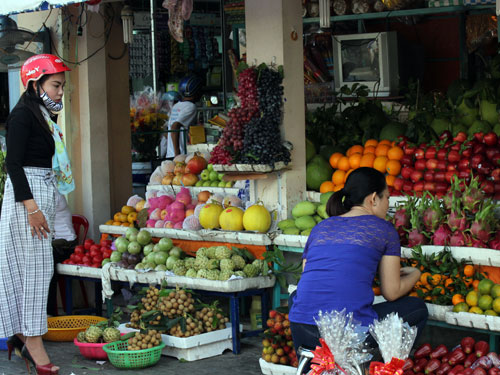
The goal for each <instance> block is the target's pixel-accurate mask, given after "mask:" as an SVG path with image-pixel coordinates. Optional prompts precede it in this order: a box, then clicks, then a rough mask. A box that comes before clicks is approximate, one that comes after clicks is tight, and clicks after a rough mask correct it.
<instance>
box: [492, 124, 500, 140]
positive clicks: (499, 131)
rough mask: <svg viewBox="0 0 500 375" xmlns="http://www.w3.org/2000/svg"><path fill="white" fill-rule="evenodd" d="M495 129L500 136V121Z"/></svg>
mask: <svg viewBox="0 0 500 375" xmlns="http://www.w3.org/2000/svg"><path fill="white" fill-rule="evenodd" d="M493 131H494V132H495V134H496V135H498V136H499V137H500V123H499V124H496V125H495V127H494V128H493Z"/></svg>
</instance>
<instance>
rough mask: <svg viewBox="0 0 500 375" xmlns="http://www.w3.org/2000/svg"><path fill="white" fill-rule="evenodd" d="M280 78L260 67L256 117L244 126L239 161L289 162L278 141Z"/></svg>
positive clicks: (284, 149)
mask: <svg viewBox="0 0 500 375" xmlns="http://www.w3.org/2000/svg"><path fill="white" fill-rule="evenodd" d="M282 82H283V79H282V77H281V75H280V73H279V72H277V71H275V70H273V69H270V68H269V67H265V68H263V69H260V72H259V77H258V80H257V92H258V100H259V109H260V112H261V116H260V117H255V118H253V119H252V120H250V122H249V123H248V124H247V125H246V126H245V136H244V139H243V150H242V151H241V157H240V160H239V162H241V163H244V164H269V165H274V163H276V162H279V161H282V162H284V163H286V164H288V163H289V162H290V151H289V150H288V149H287V148H285V147H284V146H283V144H282V140H281V134H280V125H281V106H282V103H283V100H282V97H283V86H282Z"/></svg>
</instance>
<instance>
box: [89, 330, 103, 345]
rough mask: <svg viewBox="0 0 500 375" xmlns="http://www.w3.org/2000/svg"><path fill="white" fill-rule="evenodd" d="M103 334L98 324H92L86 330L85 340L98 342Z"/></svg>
mask: <svg viewBox="0 0 500 375" xmlns="http://www.w3.org/2000/svg"><path fill="white" fill-rule="evenodd" d="M101 336H102V330H101V329H100V328H99V327H96V326H90V327H89V328H87V330H86V331H85V340H87V342H90V343H96V342H98V341H99V339H100V338H101Z"/></svg>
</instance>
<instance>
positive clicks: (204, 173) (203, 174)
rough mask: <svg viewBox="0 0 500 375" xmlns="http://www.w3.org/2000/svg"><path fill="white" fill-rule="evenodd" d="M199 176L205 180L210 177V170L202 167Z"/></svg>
mask: <svg viewBox="0 0 500 375" xmlns="http://www.w3.org/2000/svg"><path fill="white" fill-rule="evenodd" d="M200 177H201V179H202V180H203V181H207V180H209V179H210V171H209V170H208V169H204V170H202V171H201V173H200Z"/></svg>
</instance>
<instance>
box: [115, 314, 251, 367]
mask: <svg viewBox="0 0 500 375" xmlns="http://www.w3.org/2000/svg"><path fill="white" fill-rule="evenodd" d="M226 327H227V328H225V329H220V330H217V331H213V332H207V333H202V334H201V335H196V336H191V337H175V336H170V335H161V337H162V341H163V342H164V343H165V348H164V349H163V351H162V354H163V355H167V356H170V357H175V358H177V359H184V360H186V361H196V360H199V359H204V358H209V357H214V356H216V355H220V354H222V353H223V352H224V351H225V350H227V349H232V347H233V344H232V337H233V334H232V328H231V324H230V323H226ZM118 329H119V330H120V332H123V333H126V332H135V331H138V330H136V329H134V328H129V327H125V324H121V325H120V326H119V327H118ZM241 330H242V326H241V325H240V332H241Z"/></svg>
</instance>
